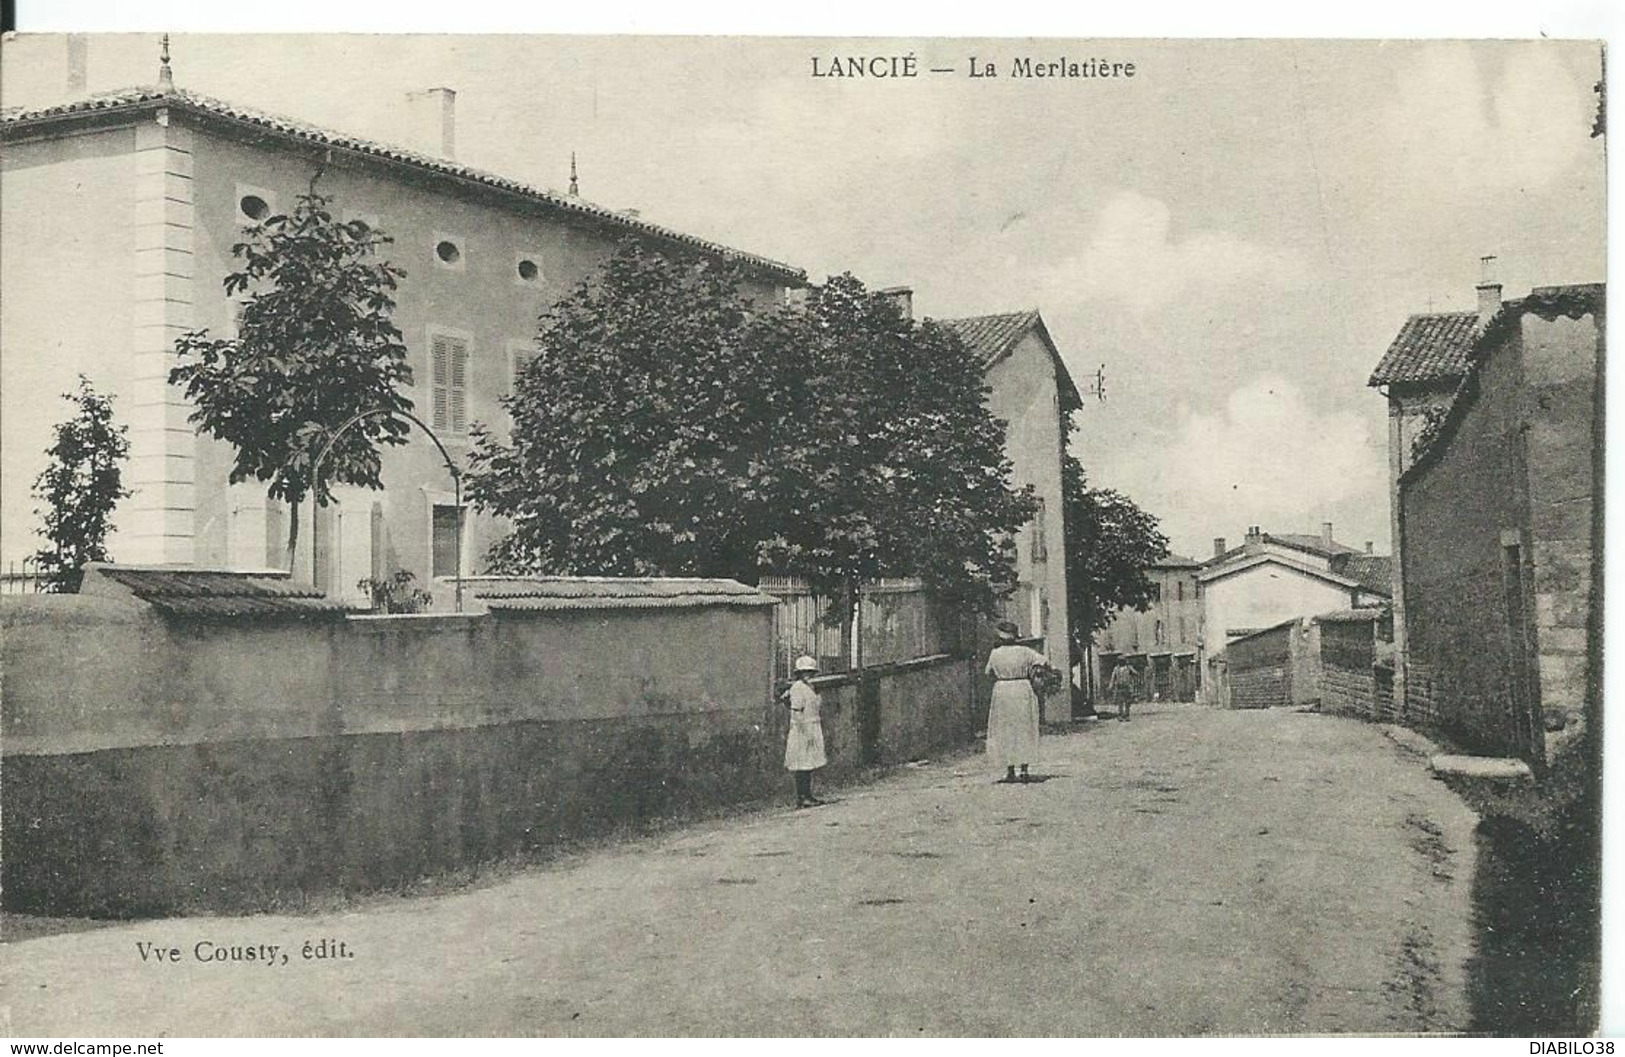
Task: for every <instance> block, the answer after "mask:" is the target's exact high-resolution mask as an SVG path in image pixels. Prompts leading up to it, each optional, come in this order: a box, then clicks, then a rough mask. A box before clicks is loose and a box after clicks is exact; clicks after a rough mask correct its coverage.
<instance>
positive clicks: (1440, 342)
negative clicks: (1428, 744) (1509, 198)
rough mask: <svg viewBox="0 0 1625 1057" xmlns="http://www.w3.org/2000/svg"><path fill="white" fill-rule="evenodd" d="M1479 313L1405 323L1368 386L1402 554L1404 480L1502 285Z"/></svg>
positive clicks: (1401, 592) (1397, 639) (1398, 669)
mask: <svg viewBox="0 0 1625 1057" xmlns="http://www.w3.org/2000/svg"><path fill="white" fill-rule="evenodd" d="M1477 289H1478V307H1477V308H1476V309H1474V310H1472V311H1466V312H1427V313H1423V314H1419V315H1413V316H1411V317H1410V318H1409V319H1407V320H1406V321H1405V325H1404V326H1403V327H1401V328H1400V330H1399V333H1398V334H1397V335H1396V336H1395V337H1394V340H1393V342H1392V343H1391V344H1390V345H1389V346H1388V349H1387V351H1386V352H1384V353H1383V356H1382V359H1381V360H1380V361H1379V362H1378V363H1377V366H1376V369H1375V370H1373V371H1372V372H1371V378H1370V380H1369V381H1368V382H1367V383H1366V384H1367V385H1369V386H1372V387H1374V388H1380V389H1381V391H1382V393H1383V396H1384V397H1385V398H1386V399H1387V401H1388V511H1389V539H1391V540H1393V541H1394V544H1393V548H1394V552H1395V553H1396V554H1397V553H1398V552H1399V543H1398V541H1399V479H1400V476H1401V475H1402V474H1404V472H1405V471H1406V470H1407V469H1409V468H1410V465H1411V463H1412V462H1413V461H1414V460H1415V449H1416V447H1417V444H1418V441H1419V440H1421V439H1422V438H1423V436H1424V434H1425V432H1426V431H1427V429H1428V426H1429V423H1430V422H1436V421H1437V420H1438V419H1439V417H1440V416H1442V415H1443V414H1444V413H1445V410H1446V409H1447V408H1448V407H1449V405H1450V401H1451V398H1452V397H1453V396H1454V394H1455V391H1456V387H1457V386H1458V385H1460V384H1461V379H1462V376H1463V375H1465V374H1466V372H1467V359H1468V354H1469V353H1470V352H1471V350H1472V347H1473V342H1474V341H1475V340H1476V339H1477V337H1478V335H1479V333H1480V332H1481V331H1482V330H1483V328H1484V326H1485V325H1486V324H1488V322H1489V321H1490V319H1491V318H1492V317H1494V315H1495V314H1496V313H1497V312H1499V311H1500V309H1501V285H1500V284H1499V283H1497V282H1494V281H1492V280H1490V279H1488V278H1486V280H1485V281H1484V282H1481V283H1480V284H1479V285H1478V288H1477ZM1393 592H1394V593H1393V616H1394V623H1393V628H1394V657H1395V672H1394V704H1395V707H1396V708H1399V709H1403V707H1404V703H1405V674H1404V672H1405V666H1404V664H1403V663H1402V662H1401V660H1400V659H1401V658H1403V657H1404V656H1405V654H1406V651H1407V645H1406V643H1407V636H1406V633H1405V608H1406V607H1405V585H1404V584H1403V583H1402V582H1401V581H1400V578H1399V577H1395V578H1394V587H1393Z"/></svg>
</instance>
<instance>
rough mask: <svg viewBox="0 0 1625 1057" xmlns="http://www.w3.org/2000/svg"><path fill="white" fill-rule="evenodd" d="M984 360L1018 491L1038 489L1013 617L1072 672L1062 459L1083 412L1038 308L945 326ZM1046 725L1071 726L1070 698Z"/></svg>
mask: <svg viewBox="0 0 1625 1057" xmlns="http://www.w3.org/2000/svg"><path fill="white" fill-rule="evenodd" d="M939 322H941V323H942V324H943V325H945V326H947V327H949V328H950V329H952V330H953V331H954V332H955V333H957V334H958V335H959V336H960V338H961V339H962V340H963V341H964V342H965V344H966V345H967V346H969V348H970V349H971V351H972V352H974V353H975V354H976V355H977V356H978V357H980V358H981V361H982V364H983V369H984V370H985V372H986V376H987V384H988V387H989V390H990V392H989V395H988V407H989V409H990V410H991V411H992V412H993V414H994V415H995V416H997V417H998V418H1001V419H1003V420H1004V421H1005V422H1006V423H1007V424H1008V433H1007V435H1006V439H1005V451H1006V454H1007V455H1009V457H1010V461H1011V463H1012V464H1013V466H1014V478H1015V481H1014V483H1015V485H1016V487H1018V488H1020V487H1022V486H1024V485H1032V486H1033V490H1034V491H1035V492H1036V493H1037V496H1038V512H1037V515H1036V516H1035V517H1034V518H1033V520H1032V522H1031V523H1029V524H1028V526H1027V528H1026V530H1025V531H1024V532H1022V533H1020V534H1019V535H1018V537H1017V539H1016V541H1015V543H1016V570H1017V573H1016V594H1015V596H1014V597H1013V600H1012V606H1011V608H1010V610H1009V612H1010V615H1011V616H1012V618H1013V619H1015V620H1016V622H1017V623H1018V624H1020V625H1021V628H1022V632H1023V633H1024V634H1026V635H1030V636H1033V637H1038V636H1042V637H1043V640H1044V641H1043V645H1042V647H1041V648H1042V651H1043V652H1044V653H1045V654H1046V655H1047V656H1048V657H1049V661H1050V663H1051V664H1052V665H1054V666H1055V667H1056V668H1057V669H1058V670H1060V671H1068V670H1070V668H1071V666H1072V656H1071V652H1072V645H1071V632H1070V627H1071V625H1070V623H1069V620H1068V610H1067V593H1066V521H1065V508H1064V504H1063V503H1062V501H1061V459H1062V456H1063V455H1064V453H1065V451H1066V439H1067V437H1066V434H1067V423H1068V419H1069V416H1070V415H1071V413H1072V412H1073V411H1076V410H1078V409H1079V408H1081V407H1082V406H1083V400H1082V398H1081V397H1080V396H1079V395H1078V389H1077V386H1076V385H1075V384H1074V383H1073V381H1072V376H1071V374H1070V373H1069V372H1068V371H1067V369H1066V363H1065V361H1064V360H1062V358H1061V353H1060V350H1059V349H1058V348H1057V347H1056V345H1055V340H1054V339H1053V338H1052V337H1050V333H1049V328H1048V327H1046V326H1045V325H1044V319H1043V316H1041V315H1040V314H1039V312H1038V310H1037V309H1036V308H1033V309H1028V310H1026V311H1022V312H1003V313H999V314H996V315H988V316H970V317H967V318H963V319H944V320H940V321H939ZM1044 707H1045V715H1044V721H1045V722H1047V723H1049V722H1066V721H1067V720H1070V719H1071V716H1072V712H1071V702H1070V701H1069V700H1066V698H1065V696H1064V695H1055V696H1052V697H1050V698H1048V699H1047V700H1046V701H1045V705H1044Z"/></svg>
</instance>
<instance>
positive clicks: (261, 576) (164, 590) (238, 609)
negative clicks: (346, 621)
mask: <svg viewBox="0 0 1625 1057" xmlns="http://www.w3.org/2000/svg"><path fill="white" fill-rule="evenodd" d="M90 569H91V570H92V571H93V572H94V573H96V574H99V575H101V576H104V577H106V578H107V579H109V580H112V581H113V582H114V583H117V584H120V585H122V586H123V587H126V588H128V589H129V590H130V592H131V593H132V594H134V595H135V596H136V597H137V598H139V599H141V601H143V602H146V603H147V604H148V605H150V606H152V607H153V608H154V609H157V610H158V611H159V612H161V613H164V614H166V615H168V616H179V617H202V618H214V619H229V618H234V617H340V616H343V615H344V614H345V613H349V612H353V611H354V607H353V606H349V605H346V604H345V603H343V602H338V601H334V600H333V599H331V598H328V597H327V596H325V595H323V594H322V593H321V592H320V591H317V590H315V589H314V588H311V587H306V586H303V585H298V584H294V583H291V582H290V581H289V580H287V579H286V578H285V577H278V576H275V575H273V574H269V573H238V572H220V571H214V570H204V569H154V568H148V567H143V566H133V567H127V568H120V567H119V566H115V565H97V566H91V567H90Z"/></svg>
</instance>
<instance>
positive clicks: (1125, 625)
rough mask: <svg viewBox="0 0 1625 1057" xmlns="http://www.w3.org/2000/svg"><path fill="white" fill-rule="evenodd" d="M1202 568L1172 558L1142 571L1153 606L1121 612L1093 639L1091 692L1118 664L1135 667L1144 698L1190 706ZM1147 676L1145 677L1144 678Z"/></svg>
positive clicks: (1196, 673)
mask: <svg viewBox="0 0 1625 1057" xmlns="http://www.w3.org/2000/svg"><path fill="white" fill-rule="evenodd" d="M1201 569H1202V563H1201V562H1199V561H1197V560H1196V559H1194V558H1187V557H1184V556H1182V555H1178V554H1171V555H1169V556H1168V557H1166V558H1164V559H1163V560H1162V561H1160V562H1158V563H1157V564H1155V565H1153V566H1151V568H1149V569H1147V570H1146V576H1147V577H1148V578H1149V579H1150V581H1151V601H1150V604H1149V605H1148V606H1147V608H1146V609H1145V610H1144V611H1140V610H1137V609H1120V610H1118V611H1117V613H1116V614H1115V615H1114V616H1113V617H1112V622H1111V624H1109V625H1108V626H1107V627H1106V628H1105V629H1104V630H1103V631H1101V632H1100V633H1099V634H1097V635H1096V636H1095V648H1094V664H1093V665H1092V667H1093V669H1094V679H1095V683H1094V685H1095V688H1096V690H1097V691H1098V690H1099V689H1100V688H1103V687H1105V686H1107V685H1108V684H1109V683H1110V682H1111V677H1112V672H1113V671H1114V670H1116V668H1117V667H1118V666H1119V665H1122V664H1129V665H1133V666H1134V669H1135V671H1136V672H1137V673H1139V674H1140V675H1141V677H1142V678H1144V679H1145V681H1144V684H1143V685H1144V691H1145V693H1146V696H1148V697H1149V696H1150V695H1152V694H1156V695H1158V696H1160V697H1161V698H1162V699H1163V700H1165V701H1192V700H1195V697H1196V692H1197V690H1198V689H1200V686H1201V663H1200V656H1201V652H1202V603H1201V599H1200V596H1199V594H1198V592H1197V575H1198V574H1199V573H1200V572H1201ZM1147 676H1148V678H1146V677H1147Z"/></svg>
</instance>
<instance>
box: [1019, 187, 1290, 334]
mask: <svg viewBox="0 0 1625 1057" xmlns="http://www.w3.org/2000/svg"><path fill="white" fill-rule="evenodd" d="M1172 228H1173V218H1172V214H1171V213H1170V211H1169V209H1168V206H1167V205H1166V204H1165V203H1163V202H1161V201H1159V200H1157V199H1155V198H1149V197H1147V196H1145V195H1142V194H1139V193H1138V192H1135V191H1120V192H1118V193H1117V194H1116V195H1114V196H1113V197H1112V198H1111V199H1110V200H1109V201H1108V202H1107V203H1106V205H1105V207H1104V208H1103V209H1102V210H1101V212H1100V216H1099V219H1098V221H1097V223H1096V225H1095V230H1094V234H1093V235H1092V236H1091V238H1090V240H1089V245H1088V247H1087V248H1086V249H1085V250H1084V251H1083V253H1081V254H1079V255H1077V256H1074V257H1071V258H1069V259H1066V260H1064V261H1062V262H1061V263H1060V264H1059V265H1057V266H1056V267H1054V268H1053V269H1052V270H1051V271H1050V273H1049V274H1048V275H1047V276H1046V281H1045V285H1046V286H1047V287H1049V288H1051V289H1053V290H1054V292H1055V293H1056V294H1057V295H1058V296H1059V297H1060V298H1062V299H1066V300H1071V299H1073V298H1075V297H1076V296H1077V295H1079V294H1082V295H1085V296H1091V297H1097V298H1114V299H1116V300H1119V301H1122V302H1124V303H1126V304H1127V305H1128V306H1129V307H1130V308H1132V309H1133V310H1134V311H1136V312H1146V311H1149V310H1151V309H1154V308H1158V307H1161V306H1163V305H1166V304H1168V303H1170V302H1172V301H1174V300H1175V299H1176V298H1178V297H1179V296H1180V295H1182V294H1183V293H1185V292H1186V291H1187V290H1188V289H1190V288H1192V287H1194V286H1197V285H1198V284H1200V285H1204V286H1210V287H1217V286H1229V285H1232V284H1236V283H1241V282H1253V283H1261V284H1264V285H1269V286H1276V287H1290V286H1294V285H1297V284H1298V283H1299V282H1301V279H1302V276H1303V265H1302V262H1301V261H1300V260H1299V259H1298V257H1297V255H1296V254H1295V253H1293V252H1292V251H1289V250H1283V249H1275V248H1271V247H1267V246H1260V245H1258V244H1256V243H1252V242H1249V241H1247V240H1246V239H1243V238H1241V237H1239V236H1237V235H1234V234H1231V233H1230V232H1226V231H1214V230H1202V231H1195V232H1192V233H1191V234H1190V235H1188V236H1186V237H1185V238H1184V239H1183V240H1181V241H1179V242H1175V241H1174V240H1173V239H1172V237H1171V234H1172Z"/></svg>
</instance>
